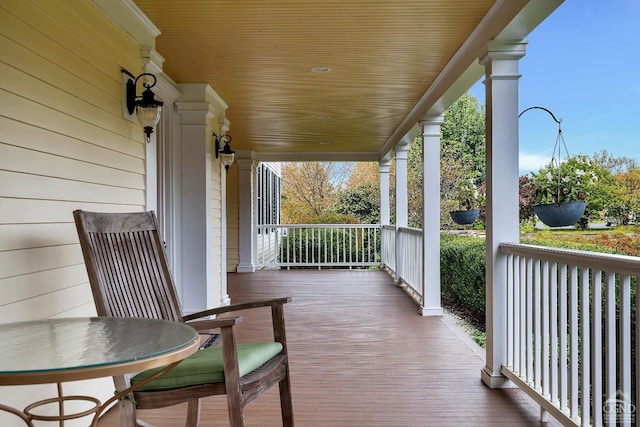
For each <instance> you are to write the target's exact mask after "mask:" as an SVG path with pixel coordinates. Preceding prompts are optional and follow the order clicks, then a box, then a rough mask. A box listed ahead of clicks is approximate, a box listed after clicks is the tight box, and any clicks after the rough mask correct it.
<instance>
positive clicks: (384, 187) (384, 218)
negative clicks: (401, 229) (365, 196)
mask: <svg viewBox="0 0 640 427" xmlns="http://www.w3.org/2000/svg"><path fill="white" fill-rule="evenodd" d="M390 165H391V161H390V160H389V159H382V160H380V161H379V162H378V166H379V167H380V224H382V225H389V224H390V223H391V203H390V202H389V166H390Z"/></svg>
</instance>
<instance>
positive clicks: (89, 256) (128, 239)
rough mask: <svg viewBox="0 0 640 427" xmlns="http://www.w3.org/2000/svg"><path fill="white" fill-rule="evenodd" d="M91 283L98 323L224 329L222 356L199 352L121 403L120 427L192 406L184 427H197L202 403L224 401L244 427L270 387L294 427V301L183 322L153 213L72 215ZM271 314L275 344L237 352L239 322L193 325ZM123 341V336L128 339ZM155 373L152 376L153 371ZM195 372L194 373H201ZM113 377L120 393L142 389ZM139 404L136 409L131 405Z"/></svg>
mask: <svg viewBox="0 0 640 427" xmlns="http://www.w3.org/2000/svg"><path fill="white" fill-rule="evenodd" d="M73 216H74V219H75V222H76V228H77V230H78V236H79V238H80V246H81V247H82V253H83V256H84V261H85V264H86V267H87V273H88V275H89V282H90V284H91V290H92V291H93V297H94V300H95V305H96V309H97V312H98V315H99V316H117V317H151V318H159V319H165V320H172V321H184V322H187V323H188V324H190V325H192V326H193V327H194V328H196V329H197V330H208V331H211V330H212V329H218V328H219V329H220V331H221V336H222V348H220V347H212V348H209V349H205V350H199V351H198V352H196V353H195V354H194V355H192V356H190V357H189V358H187V359H185V360H184V361H182V362H181V363H180V364H178V365H177V366H176V367H175V368H174V369H172V370H171V371H169V372H168V373H166V374H164V375H163V376H161V377H160V378H158V379H155V380H153V381H152V382H150V383H149V384H147V385H145V386H143V387H141V388H140V389H138V390H136V391H134V392H133V393H132V394H133V395H132V396H130V397H131V398H130V399H125V400H123V401H122V405H121V408H120V411H121V412H120V418H121V424H122V425H123V426H133V425H136V422H137V420H136V416H135V409H136V407H137V408H139V409H152V408H161V407H166V406H171V405H175V404H178V403H182V402H188V405H187V421H186V425H187V427H191V426H197V425H198V421H199V414H200V398H202V397H205V396H210V395H217V394H226V395H227V404H228V408H229V422H230V425H231V426H232V427H238V426H244V416H243V408H244V407H245V406H246V405H247V404H248V403H249V402H251V401H252V400H253V399H255V398H256V397H258V396H259V395H260V394H261V393H262V392H263V391H265V390H267V389H268V388H269V387H271V386H272V385H273V384H275V383H278V384H279V388H280V407H281V412H282V424H283V425H284V426H293V425H294V421H293V406H292V402H291V386H290V381H289V365H288V358H287V341H286V334H285V322H284V311H283V304H284V303H286V302H289V301H290V298H280V299H275V300H269V301H259V302H249V303H244V304H236V305H230V306H225V307H219V308H213V309H209V310H205V311H202V312H199V313H194V314H190V315H187V316H182V311H181V307H180V303H179V301H178V298H177V295H176V290H175V287H174V284H173V280H172V277H171V274H170V272H169V268H168V264H167V258H166V254H165V252H164V247H163V244H162V240H161V239H160V236H159V233H158V227H157V221H156V217H155V214H154V213H153V212H138V213H96V212H86V211H81V210H76V211H74V212H73ZM257 307H270V308H271V313H272V322H273V334H274V340H272V341H270V342H263V343H246V344H238V343H237V342H236V330H235V326H236V324H238V323H239V322H240V321H241V317H234V318H224V319H217V320H212V319H207V320H200V321H194V320H195V319H199V318H203V317H208V316H212V315H216V314H221V313H228V312H232V311H236V310H246V309H253V308H257ZM124 333H126V332H124ZM151 371H153V370H151ZM196 372H197V373H196ZM149 375H150V371H145V372H143V373H139V374H137V375H135V376H133V377H132V378H125V377H114V382H115V384H116V388H117V389H118V390H124V389H125V388H126V387H128V386H129V384H130V383H134V384H135V382H136V381H138V382H139V381H141V380H142V379H143V378H144V377H145V376H149ZM132 402H135V405H134V404H132Z"/></svg>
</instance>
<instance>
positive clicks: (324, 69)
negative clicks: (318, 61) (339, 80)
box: [311, 67, 331, 73]
mask: <svg viewBox="0 0 640 427" xmlns="http://www.w3.org/2000/svg"><path fill="white" fill-rule="evenodd" d="M329 71H331V68H330V67H313V68H311V72H313V73H328V72H329Z"/></svg>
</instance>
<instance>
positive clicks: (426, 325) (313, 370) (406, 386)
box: [99, 270, 555, 427]
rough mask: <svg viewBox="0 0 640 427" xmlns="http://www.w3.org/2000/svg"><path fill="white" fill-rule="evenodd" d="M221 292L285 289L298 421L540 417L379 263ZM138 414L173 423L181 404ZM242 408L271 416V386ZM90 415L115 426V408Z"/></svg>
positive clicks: (253, 332) (220, 401) (255, 327)
mask: <svg viewBox="0 0 640 427" xmlns="http://www.w3.org/2000/svg"><path fill="white" fill-rule="evenodd" d="M229 293H230V295H231V297H232V301H233V302H243V301H246V300H251V299H260V298H268V297H273V296H284V295H288V296H291V297H292V298H293V301H292V302H291V303H290V304H287V306H286V307H285V315H286V322H287V337H288V342H289V354H290V365H291V366H290V368H291V376H292V388H293V399H294V413H295V421H296V425H298V426H303V427H307V426H308V427H316V426H317V427H320V426H322V427H342V426H345V427H346V426H349V427H352V426H363V427H364V426H367V427H395V426H397V427H414V426H496V425H504V426H534V425H540V422H539V418H538V415H539V408H538V407H537V406H536V405H535V404H534V403H533V402H532V401H531V400H529V399H528V397H527V396H525V395H524V393H523V392H521V391H519V390H517V389H507V390H504V389H503V390H491V389H489V388H487V387H485V386H484V385H483V384H482V382H481V381H480V370H481V369H482V367H483V366H484V363H483V359H482V356H481V354H479V352H478V351H477V349H474V348H473V345H470V343H469V342H468V340H467V339H465V338H464V337H463V336H462V335H461V334H460V332H459V331H458V330H456V329H455V328H454V327H453V328H452V326H451V324H450V322H448V321H447V320H446V319H444V318H440V317H431V318H428V317H422V316H420V315H419V314H418V312H417V308H416V307H415V305H414V304H413V303H412V302H411V301H410V299H409V298H408V297H407V296H406V295H405V294H404V292H403V291H402V290H401V289H399V288H397V287H395V286H394V285H393V282H392V281H391V279H390V277H389V276H388V275H387V274H386V273H385V272H381V271H336V270H326V271H310V270H307V271H261V272H257V273H254V274H230V275H229ZM269 315H270V313H269V311H268V310H265V311H261V312H259V313H251V312H244V313H243V316H244V322H243V323H242V324H241V326H240V329H239V338H240V340H241V341H246V340H250V339H254V338H256V337H259V336H260V335H261V334H262V336H264V334H266V333H267V331H268V328H269V325H268V321H267V319H268V316H269ZM139 417H140V418H142V419H144V420H145V421H146V422H149V423H151V424H153V425H154V426H157V427H163V426H167V427H168V426H171V427H174V426H181V425H184V421H183V419H184V406H182V405H180V406H176V407H172V408H167V409H163V410H155V411H139ZM245 418H246V424H247V427H271V426H278V425H281V423H280V413H279V404H278V393H277V387H274V388H273V389H272V390H270V391H269V392H267V393H266V394H264V395H262V396H261V397H259V398H258V399H257V400H255V401H254V402H252V403H251V404H250V405H249V406H248V407H247V408H246V412H245ZM554 424H555V423H554ZM99 425H100V427H115V426H117V425H118V415H117V410H112V411H110V412H109V413H108V414H107V415H105V416H104V417H103V419H102V420H101V422H100V424H99ZM227 425H228V421H227V413H226V402H225V398H224V397H222V396H218V397H214V398H210V399H205V400H204V402H203V410H202V421H201V426H203V427H209V426H227Z"/></svg>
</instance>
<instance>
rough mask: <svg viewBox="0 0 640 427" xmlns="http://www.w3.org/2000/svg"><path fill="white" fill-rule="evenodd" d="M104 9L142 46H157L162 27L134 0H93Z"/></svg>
mask: <svg viewBox="0 0 640 427" xmlns="http://www.w3.org/2000/svg"><path fill="white" fill-rule="evenodd" d="M93 2H94V3H95V4H96V5H97V6H98V7H99V8H100V9H102V11H103V12H104V13H105V14H106V15H107V16H109V17H110V18H111V20H113V22H115V23H116V24H118V25H119V26H120V27H122V29H123V30H125V31H126V32H127V33H128V34H129V35H130V36H131V37H133V38H134V39H135V40H136V41H137V42H138V44H139V45H140V46H148V47H150V48H152V49H155V47H156V37H158V36H159V35H160V29H159V28H158V27H156V25H155V24H154V23H153V22H151V20H150V19H149V18H147V15H145V14H144V12H142V10H141V9H140V8H139V7H138V6H137V5H136V4H135V3H134V2H133V0H93Z"/></svg>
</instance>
